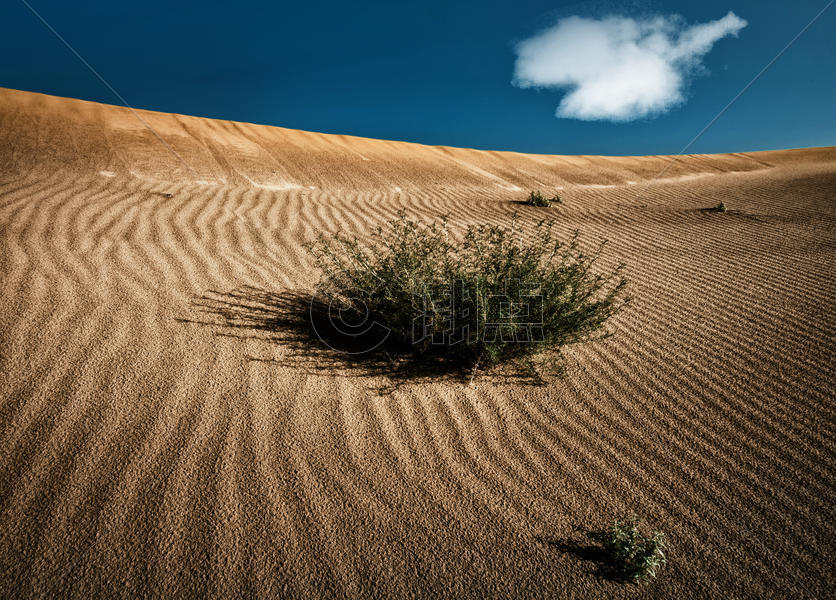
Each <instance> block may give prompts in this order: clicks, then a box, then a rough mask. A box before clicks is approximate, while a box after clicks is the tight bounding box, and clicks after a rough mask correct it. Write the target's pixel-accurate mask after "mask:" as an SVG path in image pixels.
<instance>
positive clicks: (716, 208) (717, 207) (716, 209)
mask: <svg viewBox="0 0 836 600" xmlns="http://www.w3.org/2000/svg"><path fill="white" fill-rule="evenodd" d="M712 210H713V211H714V212H722V213H724V212H726V210H727V209H726V204H725V203H724V202H720V203H719V204H715V205H714V208H712Z"/></svg>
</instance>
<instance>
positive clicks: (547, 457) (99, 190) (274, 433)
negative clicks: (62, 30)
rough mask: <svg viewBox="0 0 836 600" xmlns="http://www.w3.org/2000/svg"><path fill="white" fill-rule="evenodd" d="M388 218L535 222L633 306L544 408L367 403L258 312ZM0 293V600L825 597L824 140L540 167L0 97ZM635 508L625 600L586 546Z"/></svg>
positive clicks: (393, 396) (588, 348)
mask: <svg viewBox="0 0 836 600" xmlns="http://www.w3.org/2000/svg"><path fill="white" fill-rule="evenodd" d="M137 115H139V117H141V119H140V118H138V116H137ZM143 120H144V121H146V122H147V124H148V125H149V126H150V127H151V128H153V130H154V131H155V132H156V133H157V134H158V135H159V138H158V137H156V136H155V134H154V133H152V132H151V131H150V130H149V129H148V128H147V127H146V126H145V125H144V124H143V122H142V121H143ZM537 188H540V189H543V190H544V191H551V190H554V189H557V190H558V191H559V192H560V193H561V194H562V197H563V199H564V203H563V204H562V205H559V206H556V207H553V208H551V209H545V210H546V212H544V209H536V208H533V207H526V206H522V205H520V204H519V203H518V201H519V200H522V199H523V198H525V196H526V194H527V193H528V191H529V190H531V189H537ZM720 201H722V202H724V203H725V204H726V206H727V207H728V208H729V209H730V210H729V212H727V213H724V214H719V213H712V212H707V211H704V210H702V209H704V208H707V207H711V206H714V205H715V204H717V203H718V202H720ZM399 210H404V211H406V212H407V214H409V215H410V216H412V217H416V218H421V219H438V218H441V217H442V216H444V215H448V216H449V218H450V222H451V225H452V226H453V227H454V228H458V229H461V228H463V227H464V226H466V225H467V224H471V223H507V222H508V221H509V220H510V218H511V216H512V214H513V213H514V212H517V213H519V216H520V219H521V220H522V222H523V224H525V223H526V222H529V223H531V222H534V221H535V220H539V219H540V218H542V217H543V216H544V215H548V216H550V217H554V218H555V219H557V221H558V227H559V229H560V231H561V232H562V233H563V234H565V235H566V236H568V235H569V234H570V233H571V232H572V231H573V230H575V229H577V230H579V231H580V235H581V239H582V240H583V241H584V243H586V244H589V245H590V246H593V245H595V244H597V243H599V242H600V241H602V240H604V239H607V240H609V243H608V245H607V246H606V250H605V254H604V256H603V259H602V261H603V262H602V264H603V265H605V266H606V265H614V264H616V263H618V262H622V261H623V262H624V263H626V269H625V276H626V277H627V278H628V279H629V281H630V295H631V296H632V298H633V302H632V304H631V305H630V306H629V308H628V309H627V310H625V311H623V312H621V313H619V314H618V315H617V316H616V317H615V318H614V319H613V320H612V321H611V322H610V324H609V329H610V331H612V333H613V335H612V337H610V338H608V339H606V340H603V341H600V342H596V343H592V344H588V345H582V346H574V347H572V348H570V349H569V351H568V352H567V363H566V364H567V369H568V373H567V375H566V377H565V378H562V379H558V378H552V379H549V380H548V383H547V385H545V386H534V385H528V384H526V383H524V382H519V381H516V380H512V379H508V378H505V377H504V376H503V375H502V374H501V373H500V374H495V373H494V374H487V375H484V376H482V377H479V378H477V379H476V380H475V381H474V385H468V383H467V382H462V381H456V380H451V379H449V378H437V379H433V378H432V377H430V378H426V377H425V378H419V379H416V380H407V381H401V382H398V384H397V385H395V386H391V385H389V382H388V381H387V378H386V377H385V376H383V375H381V374H379V373H369V372H366V371H364V370H363V368H362V367H360V366H358V367H356V368H352V367H351V365H345V364H343V363H340V362H339V361H336V362H335V361H328V360H326V359H324V358H323V356H324V355H323V353H322V352H321V349H315V348H311V349H310V352H307V351H306V349H305V348H300V347H298V346H294V345H290V344H287V343H284V342H283V341H282V336H281V332H277V331H274V330H272V328H271V327H269V326H264V325H265V323H267V324H268V325H269V320H267V321H264V320H259V318H258V315H259V314H264V313H265V311H266V312H267V314H269V311H273V310H281V308H280V307H275V306H271V304H270V298H273V297H274V296H273V295H275V294H281V293H282V292H283V291H286V290H306V289H310V288H311V287H312V286H313V285H314V284H315V283H316V281H317V278H318V274H317V273H316V271H315V270H314V269H313V265H312V260H311V259H310V258H309V257H308V255H307V254H306V252H305V251H304V249H303V247H302V246H303V243H304V242H305V241H308V240H311V239H313V238H314V237H315V236H316V234H317V233H318V232H326V233H327V232H336V231H341V232H344V233H348V234H357V235H360V236H371V235H372V234H373V231H374V228H375V227H376V226H377V225H384V226H385V225H386V224H387V223H388V222H390V221H391V220H392V219H393V218H394V217H395V215H396V213H397V212H398V211H399ZM0 294H2V301H0V440H1V441H0V594H2V595H3V597H7V598H29V597H47V596H50V597H52V596H53V595H54V596H57V597H75V598H92V597H124V598H136V597H143V596H158V597H166V598H178V597H195V598H198V597H218V598H227V597H247V598H250V597H267V598H273V597H300V598H312V597H351V598H361V597H460V598H465V597H473V598H477V597H478V598H488V597H512V596H515V597H531V598H540V597H555V598H570V597H571V598H632V597H650V598H732V597H734V598H770V597H773V598H776V597H786V598H825V597H829V596H830V595H831V594H832V593H833V589H834V585H836V581H834V576H833V573H834V572H836V570H835V569H834V567H836V565H835V564H834V559H833V556H834V539H836V526H834V517H836V510H834V506H836V505H835V504H834V467H836V457H834V436H835V434H836V430H835V429H834V423H835V421H834V412H835V411H834V364H835V363H834V358H836V351H835V350H836V346H835V345H834V335H835V334H836V320H834V301H835V300H836V148H817V149H801V150H786V151H772V152H754V153H737V154H723V155H692V156H682V157H678V158H671V157H600V156H540V155H529V154H518V153H512V152H487V151H477V150H467V149H458V148H448V147H440V146H434V147H430V146H422V145H417V144H411V143H403V142H392V141H380V140H370V139H362V138H357V137H348V136H341V135H326V134H319V133H309V132H304V131H296V130H291V129H282V128H276V127H268V126H263V125H251V124H244V123H235V122H229V121H220V120H210V119H205V118H198V117H188V116H181V115H174V114H163V113H155V112H150V111H137V113H136V114H134V113H132V112H131V111H130V110H128V109H127V108H123V107H116V106H107V105H102V104H97V103H92V102H84V101H79V100H71V99H64V98H56V97H51V96H46V95H41V94H34V93H28V92H19V91H13V90H0ZM218 306H223V307H227V308H229V309H231V310H237V311H239V313H241V314H244V315H247V314H254V315H255V317H254V318H251V319H246V318H244V319H242V320H239V321H236V322H234V323H227V322H226V321H225V320H224V319H223V317H222V315H221V314H220V313H219V311H214V313H213V310H212V307H218ZM248 311H249V312H248ZM631 511H635V512H637V513H639V514H640V515H643V516H644V517H645V519H646V521H647V523H648V525H649V526H650V527H652V528H654V529H659V530H662V531H664V532H666V534H667V537H668V541H669V546H670V550H669V557H670V561H669V563H668V565H666V566H665V567H663V569H662V570H661V571H660V575H659V578H658V579H656V580H655V581H653V582H651V583H650V584H648V585H645V586H642V587H635V586H630V585H624V584H620V583H617V582H613V581H611V580H609V579H607V578H604V577H599V576H598V575H597V574H596V569H597V563H596V561H595V553H594V552H593V551H591V550H583V547H584V546H590V545H591V542H590V540H589V539H588V538H587V533H588V532H590V531H594V530H596V529H598V528H600V527H603V526H606V525H607V523H608V522H609V520H610V519H612V518H613V517H617V516H621V515H625V514H628V513H629V512H631ZM573 544H574V546H573Z"/></svg>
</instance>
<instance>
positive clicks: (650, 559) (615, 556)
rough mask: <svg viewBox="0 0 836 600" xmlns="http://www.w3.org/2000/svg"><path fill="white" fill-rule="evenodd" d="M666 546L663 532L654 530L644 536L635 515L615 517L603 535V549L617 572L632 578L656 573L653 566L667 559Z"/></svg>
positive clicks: (632, 579) (637, 579)
mask: <svg viewBox="0 0 836 600" xmlns="http://www.w3.org/2000/svg"><path fill="white" fill-rule="evenodd" d="M665 549H666V546H665V536H664V534H662V533H660V532H658V531H657V532H654V533H653V535H652V536H649V537H648V536H645V535H644V534H643V533H642V532H641V531H640V529H639V520H638V518H637V517H636V516H635V515H633V516H631V517H630V518H629V519H627V520H626V521H615V522H614V523H613V525H612V527H610V529H609V530H608V531H607V533H606V536H605V539H604V550H605V551H606V552H607V554H608V555H609V559H610V561H611V563H612V567H613V568H614V570H615V571H616V575H618V576H619V577H620V578H623V579H627V580H631V581H642V580H645V579H647V578H648V577H656V569H657V568H659V567H660V566H661V565H663V564H664V563H665V562H666V559H665Z"/></svg>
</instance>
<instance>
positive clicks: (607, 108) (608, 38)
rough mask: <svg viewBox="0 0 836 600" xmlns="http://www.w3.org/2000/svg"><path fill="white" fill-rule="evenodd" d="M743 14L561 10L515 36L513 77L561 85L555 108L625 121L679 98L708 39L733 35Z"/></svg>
mask: <svg viewBox="0 0 836 600" xmlns="http://www.w3.org/2000/svg"><path fill="white" fill-rule="evenodd" d="M746 24H747V23H746V21H744V20H743V19H741V18H740V17H738V16H737V15H735V14H734V13H732V12H730V13H729V14H727V15H726V16H725V17H723V18H722V19H718V20H716V21H711V22H709V23H703V24H699V25H692V26H685V24H684V22H683V21H682V19H681V18H679V17H675V16H674V17H655V18H651V19H642V20H637V19H631V18H626V17H607V18H604V19H600V20H597V19H586V18H582V17H569V18H566V19H561V20H560V21H559V22H558V23H557V24H556V25H555V26H553V27H551V28H549V29H546V30H545V31H542V32H540V33H538V34H537V35H535V36H533V37H531V38H528V39H527V40H524V41H522V42H520V43H519V44H517V47H516V51H517V61H516V65H515V67H514V80H513V83H514V85H517V86H519V87H523V88H529V87H536V88H567V89H568V93H567V94H566V95H565V96H564V97H563V100H562V101H561V102H560V106H558V107H557V116H558V117H566V118H574V119H583V120H586V121H594V120H611V121H631V120H633V119H638V118H641V117H645V116H649V115H657V114H661V113H664V112H666V111H668V110H670V109H671V108H673V107H674V106H675V105H677V104H679V103H680V102H682V101H683V100H684V97H683V88H684V86H685V83H686V80H687V78H688V77H689V75H691V74H692V73H694V72H695V70H697V69H699V68H700V66H701V60H702V57H703V56H705V54H707V53H708V52H709V51H710V50H711V47H712V46H713V45H714V43H715V42H716V41H717V40H719V39H721V38H724V37H726V36H727V35H734V36H737V34H738V32H739V31H740V30H741V29H743V28H744V27H746Z"/></svg>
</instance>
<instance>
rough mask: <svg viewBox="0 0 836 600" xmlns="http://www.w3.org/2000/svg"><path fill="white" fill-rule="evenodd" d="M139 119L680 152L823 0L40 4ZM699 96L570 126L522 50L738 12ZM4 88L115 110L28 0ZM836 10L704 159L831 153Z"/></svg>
mask: <svg viewBox="0 0 836 600" xmlns="http://www.w3.org/2000/svg"><path fill="white" fill-rule="evenodd" d="M29 1H30V3H31V4H32V6H33V7H34V8H35V9H36V10H38V11H39V12H40V13H41V15H42V16H43V17H44V18H45V19H46V20H47V21H49V22H50V23H51V24H52V26H53V27H54V28H55V29H56V30H57V31H58V32H59V33H61V34H62V35H63V36H64V37H65V38H66V39H67V41H68V42H69V43H70V44H72V45H73V46H74V47H75V48H76V49H77V51H78V52H79V53H80V54H81V55H82V56H84V57H85V58H86V59H87V60H88V61H89V62H90V63H91V64H92V65H93V66H94V67H95V68H96V69H97V70H98V71H99V72H100V73H101V75H102V76H103V77H104V78H105V79H107V80H108V82H110V84H111V85H112V86H113V87H114V88H115V89H116V90H118V91H119V93H120V94H122V96H124V97H125V99H126V100H127V101H128V102H130V103H131V104H132V105H133V106H135V107H138V108H148V109H153V110H160V111H166V112H177V113H185V114H191V115H199V116H206V117H217V118H226V119H234V120H238V121H248V122H254V123H265V124H270V125H280V126H284V127H292V128H298V129H307V130H312V131H323V132H328V133H344V134H353V135H361V136H367V137H373V138H386V139H398V140H407V141H414V142H420V143H426V144H444V145H452V146H465V147H475V148H484V149H496V150H517V151H522V152H543V153H557V154H660V153H676V152H679V151H680V150H681V149H682V147H683V146H684V145H685V144H686V143H687V142H688V141H689V140H690V139H691V138H692V137H694V135H696V134H697V133H698V132H699V131H700V129H702V127H703V126H704V125H705V124H706V123H707V122H708V121H710V120H711V119H712V117H714V116H715V114H716V113H717V112H718V111H719V110H720V109H721V108H722V107H723V106H724V105H725V104H726V103H727V102H728V101H729V100H731V99H732V98H733V97H734V96H735V94H737V92H738V91H740V89H741V88H742V87H743V86H744V85H745V84H746V83H747V82H748V81H749V80H750V79H751V78H752V77H753V76H754V75H755V74H757V72H758V71H759V70H760V69H761V68H762V67H763V66H764V65H765V64H766V63H767V62H769V60H771V59H772V58H773V57H774V56H775V55H776V54H777V53H778V52H779V51H780V50H781V49H782V48H783V47H784V46H785V45H786V44H787V42H789V41H790V40H791V39H792V38H793V36H795V34H797V33H798V32H799V31H800V30H801V29H802V28H803V27H804V26H805V25H806V24H807V23H808V21H809V20H810V19H811V18H812V17H813V16H815V14H816V13H817V12H819V11H820V10H821V9H822V8H823V7H824V6H825V5H826V4H827V0H794V1H793V2H785V1H781V2H762V1H758V0H724V1H719V0H705V1H703V2H700V3H696V2H684V1H677V2H674V1H634V2H625V3H616V2H580V3H578V2H555V1H551V2H542V1H537V0H516V1H508V2H488V1H484V0H483V1H479V2H469V1H468V2H448V1H435V0H423V1H421V2H415V3H406V2H396V1H389V2H362V1H358V2H319V1H315V0H309V1H305V2H286V3H285V2H267V1H263V2H256V1H252V0H237V1H233V2H230V1H224V2H217V1H211V0H207V1H204V2H172V1H171V0H168V1H165V2H162V1H158V0H146V1H145V2H142V3H116V2H92V1H88V0H76V1H73V2H67V1H65V0H62V1H60V2H59V1H56V0H29ZM730 10H731V11H734V12H735V14H737V15H738V16H740V17H741V18H743V19H745V20H746V21H748V26H747V27H745V28H744V29H743V30H742V31H741V32H740V35H739V37H738V38H731V37H728V38H725V39H721V40H720V41H718V42H717V43H716V45H715V46H714V48H713V50H712V51H711V52H710V53H708V55H707V56H706V57H705V59H704V65H705V67H706V68H707V70H708V73H707V74H704V75H702V76H699V77H697V78H695V79H694V80H693V82H692V83H691V85H689V86H688V88H687V91H686V94H687V97H688V101H687V102H686V103H685V104H682V105H679V106H677V107H675V108H674V109H673V110H671V111H670V112H668V113H666V114H663V115H661V116H659V117H656V118H649V119H641V120H637V121H633V122H629V123H611V122H605V121H578V120H571V119H558V118H556V117H555V108H556V107H557V105H558V104H559V103H560V100H561V97H562V96H563V92H560V91H557V90H535V89H520V88H518V87H514V86H512V85H511V78H512V75H513V69H514V61H515V53H514V44H515V42H518V41H520V40H522V39H524V38H526V37H529V36H531V35H532V34H535V33H536V32H537V31H538V30H541V29H543V28H546V27H549V26H551V25H553V24H554V23H555V22H556V21H557V20H558V19H559V18H561V17H568V16H571V15H580V16H584V17H602V16H604V15H606V14H622V15H626V16H632V17H641V16H646V15H648V14H671V13H676V14H680V15H682V16H683V17H684V18H685V20H686V21H687V22H688V23H697V22H700V23H701V22H706V21H711V20H714V19H719V18H721V17H723V16H724V15H725V14H726V13H728V12H729V11H730ZM0 15H2V18H0V52H2V55H3V57H4V60H3V61H2V64H0V86H3V87H10V88H15V89H23V90H31V91H37V92H44V93H49V94H55V95H59V96H70V97H75V98H83V99H87V100H96V101H100V102H107V103H111V104H118V103H119V101H118V99H117V98H115V97H114V96H113V95H112V94H111V93H110V92H109V91H108V90H107V88H105V87H104V86H103V85H102V84H101V82H99V81H98V80H97V79H96V78H95V76H93V75H92V74H91V73H90V72H89V71H87V69H86V68H85V67H84V66H83V65H82V64H81V63H79V62H78V60H77V59H76V58H75V57H74V56H73V55H72V54H71V53H70V52H69V51H68V50H67V49H66V48H65V47H64V46H63V45H62V44H61V43H60V42H59V41H58V40H57V39H55V38H54V37H53V35H52V34H51V33H50V32H49V31H48V30H47V29H46V28H45V27H44V26H43V25H42V24H41V23H40V22H39V21H38V20H37V19H36V18H35V16H34V15H32V14H31V13H30V12H29V11H28V9H27V8H26V7H25V6H24V5H23V4H22V3H20V2H19V0H8V1H7V2H4V3H3V9H2V12H0ZM834 31H836V5H834V6H833V7H831V8H830V9H829V10H828V11H827V12H826V13H825V14H824V15H823V16H822V17H821V19H819V21H818V22H816V23H815V24H814V25H813V26H812V27H811V28H810V29H809V30H808V31H807V33H806V34H805V35H803V36H802V37H801V38H800V39H799V40H798V41H797V42H796V43H795V44H794V45H793V47H792V48H790V49H789V50H788V51H787V53H786V54H785V55H784V56H783V57H782V58H781V59H780V60H779V61H778V62H777V63H776V64H775V65H774V66H773V67H772V68H771V69H770V70H769V71H767V72H766V73H765V74H764V75H763V77H762V78H761V79H760V80H759V81H758V82H756V83H755V84H754V85H753V86H752V87H751V89H749V91H748V92H747V93H746V94H744V95H743V96H742V97H741V98H740V100H738V101H737V103H736V104H735V105H734V106H733V107H732V108H731V109H730V110H729V111H728V112H727V113H726V114H725V115H724V116H723V117H722V118H721V119H720V120H718V122H717V123H716V124H715V125H714V126H713V127H712V128H711V129H710V130H709V131H708V132H707V133H706V134H705V135H704V136H703V137H702V138H701V139H700V140H699V141H698V142H697V143H696V144H694V146H693V147H692V148H691V150H690V152H724V151H747V150H761V149H770V148H788V147H802V146H821V145H834V144H836V108H835V107H836V43H834V41H833V40H834V37H833V32H834Z"/></svg>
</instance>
